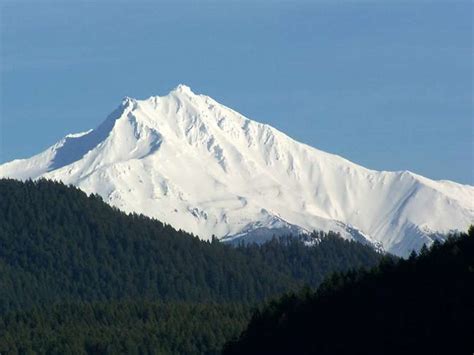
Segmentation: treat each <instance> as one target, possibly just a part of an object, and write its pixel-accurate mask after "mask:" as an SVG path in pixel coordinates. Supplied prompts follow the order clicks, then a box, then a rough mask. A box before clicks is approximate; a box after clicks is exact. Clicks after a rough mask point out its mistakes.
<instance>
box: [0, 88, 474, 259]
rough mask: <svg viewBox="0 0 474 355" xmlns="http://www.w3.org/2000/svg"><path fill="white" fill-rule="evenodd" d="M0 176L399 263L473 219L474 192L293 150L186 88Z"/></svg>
mask: <svg viewBox="0 0 474 355" xmlns="http://www.w3.org/2000/svg"><path fill="white" fill-rule="evenodd" d="M0 176H3V177H13V178H18V179H26V178H33V179H34V178H39V177H45V178H49V179H57V180H62V181H64V182H65V183H70V184H74V185H76V186H78V187H80V188H81V189H83V190H84V191H86V192H88V193H91V192H95V193H99V194H100V195H101V196H102V197H103V198H104V200H105V201H107V202H108V203H110V204H112V205H114V206H116V207H118V208H120V209H122V210H124V211H127V212H132V211H133V212H138V213H143V214H145V215H148V216H151V217H155V218H157V219H159V220H161V221H163V222H166V223H168V224H171V225H172V226H174V227H176V228H180V229H183V230H186V231H189V232H192V233H194V234H196V235H198V236H199V237H200V238H203V239H208V238H210V237H211V236H212V235H216V236H217V237H219V238H222V239H224V240H231V239H233V238H239V239H241V238H249V240H252V238H253V240H262V239H267V238H268V237H269V235H273V234H275V235H281V234H284V233H286V232H295V231H299V232H302V233H307V232H308V231H311V230H324V231H329V230H333V231H335V232H340V233H341V234H342V235H343V236H344V237H346V238H351V239H356V240H359V241H362V242H366V243H370V244H373V245H376V246H377V247H383V248H384V249H385V250H387V251H390V252H393V253H395V254H398V255H402V256H405V255H407V254H409V252H410V251H411V250H412V249H416V250H417V249H419V248H421V246H422V245H423V244H424V243H427V244H430V243H432V241H433V240H434V239H439V238H442V235H443V234H446V233H448V232H450V231H456V230H465V229H466V228H467V227H468V226H469V224H471V223H474V206H473V204H474V187H472V186H468V185H461V184H457V183H454V182H450V181H433V180H430V179H427V178H424V177H422V176H419V175H416V174H413V173H410V172H407V171H403V172H378V171H374V170H369V169H366V168H364V167H361V166H359V165H356V164H354V163H351V162H350V161H348V160H346V159H344V158H342V157H339V156H337V155H333V154H328V153H325V152H322V151H320V150H317V149H315V148H312V147H310V146H308V145H305V144H302V143H299V142H296V141H295V140H293V139H291V138H290V137H288V136H286V135H285V134H283V133H282V132H280V131H278V130H276V129H274V128H272V127H270V126H268V125H265V124H262V123H258V122H256V121H253V120H249V119H248V118H246V117H244V116H242V115H241V114H239V113H238V112H235V111H233V110H231V109H230V108H227V107H225V106H223V105H221V104H219V103H218V102H216V101H214V100H213V99H212V98H210V97H208V96H204V95H196V94H194V93H193V92H192V91H191V89H190V88H189V87H187V86H185V85H180V86H178V87H177V88H176V89H175V90H173V91H171V92H170V93H169V94H168V95H167V96H163V97H159V96H156V97H155V96H154V97H150V98H149V99H147V100H136V99H132V98H125V99H124V100H123V102H122V104H121V105H120V106H119V107H118V108H117V109H116V110H115V111H114V112H113V113H112V114H111V115H110V116H109V117H108V118H107V119H106V120H105V121H104V122H103V123H102V124H101V125H100V126H99V127H98V128H96V129H95V130H91V131H88V132H85V133H82V134H77V135H68V136H66V137H65V138H64V139H62V140H61V141H60V142H58V143H56V144H55V145H53V146H52V147H50V148H49V149H47V150H46V151H44V152H43V153H40V154H38V155H36V156H34V157H32V158H30V159H23V160H15V161H12V162H9V163H6V164H3V165H1V166H0Z"/></svg>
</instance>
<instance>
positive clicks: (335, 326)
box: [224, 227, 474, 355]
mask: <svg viewBox="0 0 474 355" xmlns="http://www.w3.org/2000/svg"><path fill="white" fill-rule="evenodd" d="M473 336H474V227H471V228H470V230H469V232H468V233H464V234H461V235H459V236H456V237H455V236H453V237H451V238H450V239H448V241H447V242H446V243H444V244H443V245H441V244H439V243H437V242H436V243H435V244H434V245H433V247H432V248H431V250H428V249H427V248H426V247H425V248H423V249H422V250H421V252H420V255H418V256H416V254H412V255H411V257H410V258H409V259H408V260H400V261H394V260H393V259H385V260H384V261H383V262H382V263H381V264H380V265H379V266H378V267H376V268H373V269H372V270H370V271H366V270H360V271H357V272H356V271H350V272H346V273H335V274H334V275H332V277H330V278H328V279H327V280H326V281H325V282H324V283H323V284H322V285H320V287H319V288H318V290H317V291H316V292H311V291H309V290H306V291H305V292H302V293H300V294H292V295H288V296H285V297H283V298H281V299H280V300H278V301H273V302H271V303H270V304H268V305H267V306H266V307H265V308H264V309H263V310H261V311H257V312H256V313H254V315H253V316H252V320H251V321H250V324H249V325H248V327H247V328H246V330H245V331H244V332H243V333H242V334H241V336H240V338H239V339H238V340H236V341H233V342H229V343H228V344H227V345H226V347H225V351H224V354H227V355H231V354H470V353H472V351H473V350H474V337H473Z"/></svg>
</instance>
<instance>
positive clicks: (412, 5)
mask: <svg viewBox="0 0 474 355" xmlns="http://www.w3.org/2000/svg"><path fill="white" fill-rule="evenodd" d="M224 4H225V5H224ZM0 11H1V95H0V98H1V102H0V108H1V111H0V112H1V116H0V117H1V119H0V123H1V125H0V130H1V131H0V133H1V134H0V139H1V140H0V162H5V161H9V160H12V159H14V158H20V157H28V156H31V155H33V154H35V153H39V152H40V151H42V150H44V149H45V148H46V147H48V146H50V145H52V144H53V143H55V142H56V141H57V140H59V139H60V138H61V137H63V136H64V135H65V134H67V133H73V132H80V131H85V130H87V129H89V128H94V127H95V126H97V125H98V124H99V123H100V122H101V121H102V120H104V119H105V117H106V116H107V115H108V114H109V113H110V112H111V111H113V109H114V108H115V107H117V106H118V105H119V104H120V101H121V99H122V98H123V97H125V96H131V97H136V98H147V97H149V96H152V95H165V94H167V93H168V92H169V91H170V90H171V89H172V88H173V87H175V86H176V85H177V84H179V83H185V84H187V85H189V86H191V88H192V89H193V90H194V91H195V92H196V93H204V94H207V95H209V96H211V97H213V98H214V99H216V100H217V101H220V102H221V103H223V104H225V105H227V106H230V107H231V108H233V109H235V110H237V111H239V112H241V113H242V114H244V115H246V116H248V117H249V118H252V119H256V120H258V121H261V122H265V123H268V124H270V125H272V126H274V127H276V128H278V129H280V130H282V131H284V132H285V133H287V134H288V135H290V136H291V137H293V138H295V139H296V140H299V141H302V142H305V143H307V144H310V145H312V146H315V147H317V148H319V149H322V150H325V151H328V152H331V153H336V154H339V155H342V156H344V157H345V158H347V159H349V160H352V161H354V162H356V163H358V164H361V165H363V166H366V167H368V168H372V169H378V170H405V169H407V170H411V171H413V172H416V173H419V174H422V175H425V176H427V177H430V178H434V179H450V180H455V181H458V182H462V183H469V184H474V171H473V169H474V168H473V167H474V161H473V160H474V158H473V155H474V149H473V139H474V138H473V120H474V118H473V117H474V116H473V88H472V85H473V67H472V66H473V43H472V40H473V38H472V36H473V34H472V16H473V3H472V2H471V1H465V2H457V1H452V0H449V1H447V0H446V1H441V2H435V1H415V0H411V1H390V0H387V1H297V0H295V1H233V2H230V1H214V2H204V1H195V2H191V1H189V2H185V1H174V2H157V1H153V2H151V1H150V2H140V1H127V2H123V1H113V2H112V1H94V2H93V1H87V2H86V1H76V2H73V1H55V2H47V1H41V0H40V1H38V0H37V1H30V2H27V1H21V0H15V1H0Z"/></svg>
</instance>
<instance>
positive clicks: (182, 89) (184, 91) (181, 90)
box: [171, 84, 194, 95]
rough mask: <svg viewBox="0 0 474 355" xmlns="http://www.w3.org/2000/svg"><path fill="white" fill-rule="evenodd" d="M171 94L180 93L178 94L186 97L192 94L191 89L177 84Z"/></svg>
mask: <svg viewBox="0 0 474 355" xmlns="http://www.w3.org/2000/svg"><path fill="white" fill-rule="evenodd" d="M171 93H180V94H186V95H193V94H194V92H193V91H192V90H191V88H190V87H189V86H187V85H185V84H179V85H178V86H176V87H175V88H174V89H173V90H172V91H171Z"/></svg>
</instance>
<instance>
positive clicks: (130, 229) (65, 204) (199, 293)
mask: <svg viewBox="0 0 474 355" xmlns="http://www.w3.org/2000/svg"><path fill="white" fill-rule="evenodd" d="M381 258H382V256H381V255H380V254H377V253H376V252H374V251H373V250H372V249H370V248H369V247H366V246H363V245H361V244H357V243H354V242H348V241H344V240H342V239H340V238H338V237H337V236H334V235H328V236H323V238H322V241H321V242H320V243H319V245H317V246H316V247H311V248H308V247H305V246H304V245H303V244H302V243H300V242H297V241H293V242H291V241H287V242H284V243H283V242H277V241H274V242H270V243H267V244H265V245H263V246H250V247H239V248H234V247H231V246H227V245H223V244H222V243H220V242H218V241H213V242H204V241H201V240H199V239H198V238H197V237H193V236H191V235H189V234H186V233H184V232H181V231H176V230H174V229H173V228H171V227H170V226H167V225H164V224H162V223H160V222H159V221H156V220H153V219H150V218H147V217H144V216H141V215H127V214H125V213H123V212H120V211H118V210H117V209H114V208H112V207H110V206H109V205H107V204H106V203H104V202H103V201H102V200H101V198H100V197H98V196H96V195H91V196H87V195H86V194H85V193H83V192H82V191H80V190H79V189H77V188H75V187H69V186H65V185H63V184H62V183H58V182H52V181H46V180H40V181H37V182H33V181H26V182H20V181H16V180H8V179H3V180H0V289H1V290H2V293H1V297H0V313H2V314H5V313H6V312H9V311H11V310H15V309H19V308H21V309H25V307H28V306H34V305H41V304H51V303H58V302H65V301H68V302H69V301H85V302H89V301H107V300H123V299H144V300H162V301H177V300H178V301H192V302H208V301H218V302H224V301H238V302H247V303H254V302H257V301H260V300H263V299H265V298H268V297H270V296H275V295H279V294H282V293H284V292H287V291H289V290H293V289H297V288H299V287H301V286H302V285H304V284H308V285H310V286H317V285H318V284H319V283H320V282H321V281H322V280H323V278H324V277H325V276H326V275H328V274H329V273H331V272H333V271H336V270H347V269H349V268H354V267H361V266H366V267H370V266H373V265H375V264H376V263H377V262H378V261H379V260H380V259H381Z"/></svg>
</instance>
